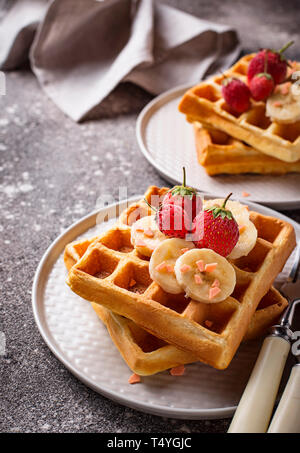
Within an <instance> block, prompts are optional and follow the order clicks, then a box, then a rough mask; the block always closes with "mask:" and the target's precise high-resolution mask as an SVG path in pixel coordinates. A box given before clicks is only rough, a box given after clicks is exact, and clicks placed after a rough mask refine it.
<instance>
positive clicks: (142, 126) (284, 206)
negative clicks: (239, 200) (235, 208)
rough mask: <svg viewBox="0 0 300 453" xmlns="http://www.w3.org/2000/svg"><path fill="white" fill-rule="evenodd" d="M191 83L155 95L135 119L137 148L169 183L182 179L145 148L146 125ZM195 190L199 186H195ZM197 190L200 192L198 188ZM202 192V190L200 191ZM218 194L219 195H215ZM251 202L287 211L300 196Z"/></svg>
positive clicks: (292, 207)
mask: <svg viewBox="0 0 300 453" xmlns="http://www.w3.org/2000/svg"><path fill="white" fill-rule="evenodd" d="M191 86H192V85H191V84H188V85H179V86H177V87H175V88H172V89H170V90H168V91H165V92H164V93H162V94H160V95H159V96H156V97H155V98H154V99H152V101H150V102H149V103H148V104H147V105H146V106H145V107H144V108H143V109H142V111H141V112H140V114H139V116H138V118H137V121H136V139H137V142H138V145H139V148H140V150H141V152H142V154H143V155H144V157H145V158H146V160H147V161H148V162H149V163H150V164H151V165H152V166H153V167H154V168H155V170H156V171H157V172H158V173H159V174H160V175H161V176H162V177H163V178H164V179H166V180H167V181H169V182H170V183H171V184H181V183H182V181H181V180H179V179H176V178H174V177H173V176H172V175H171V174H170V173H169V172H168V170H167V169H166V168H164V167H162V166H160V165H159V164H158V163H157V162H156V161H155V159H154V158H153V157H152V155H151V153H150V151H149V150H148V148H147V145H146V141H145V130H146V127H147V124H148V122H149V118H150V117H151V116H152V113H153V111H157V110H159V108H160V107H161V105H165V104H166V103H167V102H169V101H170V100H172V99H173V98H175V97H176V96H179V95H180V94H183V93H184V92H185V91H186V90H188V89H189V88H191ZM196 189H197V190H199V188H197V187H196ZM199 192H201V191H200V190H199ZM201 193H203V192H201ZM209 195H210V196H213V194H209ZM217 196H219V195H217ZM249 201H251V203H258V204H262V205H264V206H267V207H270V208H272V209H280V210H283V211H287V210H290V209H297V208H299V207H300V198H299V199H298V200H295V201H288V200H287V201H268V202H265V201H264V200H255V201H252V200H249Z"/></svg>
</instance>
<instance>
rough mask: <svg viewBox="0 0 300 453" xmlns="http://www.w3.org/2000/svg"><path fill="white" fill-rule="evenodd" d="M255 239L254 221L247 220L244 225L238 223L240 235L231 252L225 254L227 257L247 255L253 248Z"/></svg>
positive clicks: (235, 257)
mask: <svg viewBox="0 0 300 453" xmlns="http://www.w3.org/2000/svg"><path fill="white" fill-rule="evenodd" d="M256 240H257V229H256V228H255V225H254V223H252V222H251V220H249V221H248V222H247V223H245V224H244V225H240V236H239V240H238V241H237V243H236V245H235V247H234V248H233V250H232V252H231V253H230V254H229V255H228V256H227V258H229V259H237V258H240V257H241V256H247V255H249V253H250V252H251V250H252V249H253V247H254V246H255V244H256Z"/></svg>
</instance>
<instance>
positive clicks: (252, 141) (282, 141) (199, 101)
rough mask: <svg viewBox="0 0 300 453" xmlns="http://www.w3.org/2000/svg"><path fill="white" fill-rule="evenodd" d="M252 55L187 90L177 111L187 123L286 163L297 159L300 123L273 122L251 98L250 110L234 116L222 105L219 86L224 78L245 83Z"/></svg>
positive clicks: (299, 153)
mask: <svg viewBox="0 0 300 453" xmlns="http://www.w3.org/2000/svg"><path fill="white" fill-rule="evenodd" d="M254 56H255V54H250V55H246V56H244V57H242V58H241V59H240V60H239V61H238V62H237V63H236V64H235V65H234V66H232V67H231V68H230V69H229V70H228V71H225V72H224V75H217V76H214V77H211V78H209V79H207V80H205V81H204V82H202V83H200V84H199V85H197V86H194V87H193V88H191V89H189V90H188V91H187V92H186V93H185V94H184V96H183V98H182V99H181V102H180V104H179V110H180V111H181V112H182V113H184V114H185V115H186V116H187V119H188V121H190V122H194V121H199V122H200V123H202V124H203V125H204V126H208V127H214V128H216V129H220V130H222V131H224V132H226V133H227V134H228V135H230V136H232V137H235V138H237V139H239V140H243V141H245V142H246V143H247V144H249V145H251V146H253V148H255V149H258V150H259V151H261V152H263V153H265V154H268V155H270V156H272V157H276V158H278V159H280V160H282V161H286V162H296V161H298V160H299V159H300V121H297V122H295V123H292V124H279V123H276V122H272V121H271V120H270V118H268V117H267V116H266V104H265V102H262V101H260V102H256V101H254V100H253V99H251V106H250V108H249V110H247V111H246V112H244V113H241V114H237V113H236V112H234V111H233V110H232V109H231V108H230V106H229V105H228V104H227V103H226V102H225V100H224V98H223V96H222V93H221V86H222V81H223V80H224V77H236V78H239V79H241V80H242V81H243V82H246V80H247V76H246V74H247V68H248V65H249V63H250V61H251V60H252V58H253V57H254Z"/></svg>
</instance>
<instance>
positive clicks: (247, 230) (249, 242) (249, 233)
mask: <svg viewBox="0 0 300 453" xmlns="http://www.w3.org/2000/svg"><path fill="white" fill-rule="evenodd" d="M223 202H224V200H223V199H221V198H217V199H216V200H206V201H204V208H211V207H212V206H222V204H223ZM226 208H227V209H229V211H231V212H232V214H233V217H234V218H235V220H236V222H237V224H238V226H239V232H240V236H239V240H238V242H237V243H236V245H235V247H234V249H233V250H232V252H231V253H230V255H229V256H228V257H227V258H230V259H237V258H240V257H241V256H247V255H248V254H249V253H250V252H251V250H252V249H253V247H254V246H255V244H256V240H257V229H256V228H255V226H254V224H253V223H252V222H251V220H250V216H249V210H248V208H247V206H245V205H243V204H242V203H240V202H238V201H231V200H228V201H227V203H226Z"/></svg>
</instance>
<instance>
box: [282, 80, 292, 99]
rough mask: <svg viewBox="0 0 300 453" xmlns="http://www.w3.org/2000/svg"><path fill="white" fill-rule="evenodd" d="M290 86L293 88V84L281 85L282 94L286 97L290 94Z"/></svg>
mask: <svg viewBox="0 0 300 453" xmlns="http://www.w3.org/2000/svg"><path fill="white" fill-rule="evenodd" d="M290 86H291V82H286V83H283V84H282V85H281V94H283V95H284V96H286V95H287V94H289V91H290Z"/></svg>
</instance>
